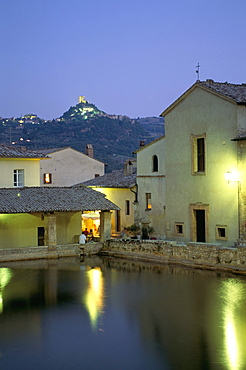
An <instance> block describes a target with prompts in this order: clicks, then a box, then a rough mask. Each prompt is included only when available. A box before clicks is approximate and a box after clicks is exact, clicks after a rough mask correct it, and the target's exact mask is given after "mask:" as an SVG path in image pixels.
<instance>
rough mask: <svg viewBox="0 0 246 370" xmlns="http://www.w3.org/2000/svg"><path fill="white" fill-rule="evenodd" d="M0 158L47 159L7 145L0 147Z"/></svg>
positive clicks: (44, 156)
mask: <svg viewBox="0 0 246 370" xmlns="http://www.w3.org/2000/svg"><path fill="white" fill-rule="evenodd" d="M0 158H41V159H42V158H49V157H48V156H47V155H46V154H43V153H38V152H36V151H33V150H25V149H23V148H16V147H12V146H8V145H0Z"/></svg>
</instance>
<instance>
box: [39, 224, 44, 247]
mask: <svg viewBox="0 0 246 370" xmlns="http://www.w3.org/2000/svg"><path fill="white" fill-rule="evenodd" d="M42 245H44V227H38V246H42Z"/></svg>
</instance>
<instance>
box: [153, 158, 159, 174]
mask: <svg viewBox="0 0 246 370" xmlns="http://www.w3.org/2000/svg"><path fill="white" fill-rule="evenodd" d="M152 161H153V172H158V157H157V155H153V157H152Z"/></svg>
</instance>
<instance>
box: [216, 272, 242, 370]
mask: <svg viewBox="0 0 246 370" xmlns="http://www.w3.org/2000/svg"><path fill="white" fill-rule="evenodd" d="M220 291H221V300H222V320H223V327H224V341H223V343H224V353H225V354H226V356H225V357H224V359H225V360H226V361H225V363H224V365H225V368H226V369H228V370H229V369H231V370H234V369H243V368H244V365H245V363H246V361H245V360H246V358H245V344H244V338H245V336H246V330H245V328H246V326H245V321H244V320H243V322H241V318H242V317H243V318H245V315H243V316H242V314H241V313H245V311H244V312H242V310H244V309H245V284H244V282H242V281H241V280H239V279H228V280H225V281H223V282H222V283H221V288H220Z"/></svg>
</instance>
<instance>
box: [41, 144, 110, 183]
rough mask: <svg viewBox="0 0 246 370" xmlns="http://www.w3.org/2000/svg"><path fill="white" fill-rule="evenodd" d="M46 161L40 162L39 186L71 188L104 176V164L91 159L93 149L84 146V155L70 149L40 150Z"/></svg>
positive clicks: (89, 146) (89, 145)
mask: <svg viewBox="0 0 246 370" xmlns="http://www.w3.org/2000/svg"><path fill="white" fill-rule="evenodd" d="M38 152H39V153H41V154H43V155H46V156H47V155H48V156H49V157H50V159H49V160H48V161H46V160H41V161H40V182H41V186H49V187H51V186H72V185H74V184H78V183H80V182H83V181H87V180H90V179H93V178H94V177H97V176H103V175H104V168H105V164H104V163H103V162H100V161H98V160H97V159H95V158H93V147H92V145H91V144H88V145H87V146H86V153H82V152H79V151H78V150H75V149H73V148H70V147H66V148H52V149H40V150H38Z"/></svg>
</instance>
